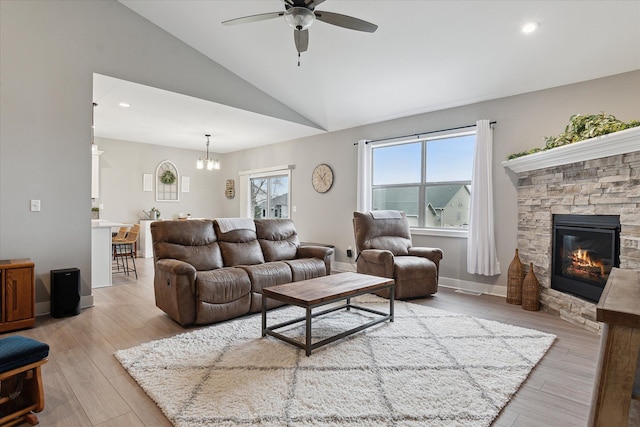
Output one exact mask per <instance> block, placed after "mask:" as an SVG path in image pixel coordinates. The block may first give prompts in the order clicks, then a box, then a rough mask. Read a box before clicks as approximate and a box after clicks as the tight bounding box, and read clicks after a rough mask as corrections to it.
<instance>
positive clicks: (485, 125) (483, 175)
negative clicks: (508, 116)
mask: <svg viewBox="0 0 640 427" xmlns="http://www.w3.org/2000/svg"><path fill="white" fill-rule="evenodd" d="M492 151H493V129H491V124H490V123H489V120H479V121H478V122H477V123H476V150H475V156H474V159H473V175H472V181H471V182H472V183H473V189H472V192H471V208H470V212H469V216H470V218H469V239H468V240H467V271H468V272H469V273H471V274H482V275H484V276H495V275H498V274H500V262H498V256H497V254H496V238H495V230H494V221H493V178H492V175H493V174H492Z"/></svg>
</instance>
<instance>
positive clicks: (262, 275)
mask: <svg viewBox="0 0 640 427" xmlns="http://www.w3.org/2000/svg"><path fill="white" fill-rule="evenodd" d="M240 268H242V269H243V270H245V271H246V272H247V274H248V275H249V279H250V280H251V307H250V308H249V311H250V312H252V313H256V312H258V311H261V310H262V290H263V289H264V288H267V287H269V286H275V285H282V284H285V283H291V281H292V280H291V268H289V266H288V265H287V264H286V263H284V262H278V261H274V262H267V263H264V264H257V265H243V266H240ZM281 305H284V303H281V302H279V301H277V300H274V299H269V300H268V301H267V308H269V309H271V308H274V307H279V306H281Z"/></svg>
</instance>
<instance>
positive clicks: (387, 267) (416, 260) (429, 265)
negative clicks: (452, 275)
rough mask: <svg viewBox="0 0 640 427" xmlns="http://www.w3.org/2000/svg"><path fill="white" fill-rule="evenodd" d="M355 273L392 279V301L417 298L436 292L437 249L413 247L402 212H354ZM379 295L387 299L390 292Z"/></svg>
mask: <svg viewBox="0 0 640 427" xmlns="http://www.w3.org/2000/svg"><path fill="white" fill-rule="evenodd" d="M353 230H354V234H355V240H356V250H357V252H358V258H357V263H356V264H357V270H358V273H363V274H372V275H374V276H382V277H389V278H392V279H395V282H396V289H395V295H394V296H395V298H398V299H405V298H418V297H426V296H429V295H431V294H435V293H436V292H437V291H438V270H439V267H440V260H441V259H442V250H441V249H439V248H424V247H414V246H412V242H411V232H410V229H409V222H408V221H407V216H406V214H405V213H404V212H402V211H373V212H354V213H353ZM378 295H380V296H382V297H385V298H388V297H389V291H388V290H385V291H382V292H379V293H378Z"/></svg>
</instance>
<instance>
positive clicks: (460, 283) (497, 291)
mask: <svg viewBox="0 0 640 427" xmlns="http://www.w3.org/2000/svg"><path fill="white" fill-rule="evenodd" d="M438 285H440V286H442V287H445V288H452V289H460V290H462V291H470V292H480V293H482V294H487V295H494V296H497V297H506V296H507V288H505V287H504V286H497V285H488V284H486V283H478V282H471V281H468V280H461V279H452V278H450V277H440V280H439V281H438Z"/></svg>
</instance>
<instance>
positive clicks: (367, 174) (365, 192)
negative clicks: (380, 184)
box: [356, 140, 371, 212]
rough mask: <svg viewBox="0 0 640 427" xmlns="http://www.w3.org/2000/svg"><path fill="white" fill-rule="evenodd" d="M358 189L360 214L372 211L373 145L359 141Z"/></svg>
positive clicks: (357, 207) (358, 209) (357, 205)
mask: <svg viewBox="0 0 640 427" xmlns="http://www.w3.org/2000/svg"><path fill="white" fill-rule="evenodd" d="M357 185H358V189H357V192H356V194H357V204H356V210H357V211H358V212H367V211H370V210H371V144H367V142H366V141H365V140H360V141H358V183H357Z"/></svg>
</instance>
